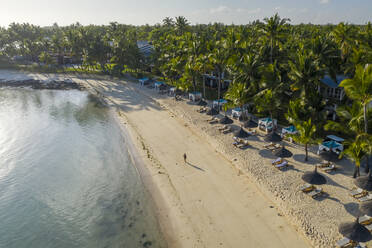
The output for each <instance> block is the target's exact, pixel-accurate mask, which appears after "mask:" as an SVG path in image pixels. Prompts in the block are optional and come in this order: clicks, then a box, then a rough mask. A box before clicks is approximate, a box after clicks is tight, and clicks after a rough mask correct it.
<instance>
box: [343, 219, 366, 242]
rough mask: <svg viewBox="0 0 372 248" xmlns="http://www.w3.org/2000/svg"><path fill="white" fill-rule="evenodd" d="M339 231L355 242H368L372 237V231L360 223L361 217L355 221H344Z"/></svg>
mask: <svg viewBox="0 0 372 248" xmlns="http://www.w3.org/2000/svg"><path fill="white" fill-rule="evenodd" d="M338 231H339V232H340V233H341V234H342V235H344V236H345V237H346V238H348V239H350V240H352V241H355V242H367V241H369V240H371V239H372V235H371V233H370V232H369V231H368V229H367V228H365V227H364V226H363V225H361V224H360V223H359V218H357V219H356V221H354V222H348V223H343V224H341V225H340V226H339V228H338Z"/></svg>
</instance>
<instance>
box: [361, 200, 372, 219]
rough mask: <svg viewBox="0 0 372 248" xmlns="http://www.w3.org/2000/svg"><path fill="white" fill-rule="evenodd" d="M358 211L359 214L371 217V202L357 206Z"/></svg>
mask: <svg viewBox="0 0 372 248" xmlns="http://www.w3.org/2000/svg"><path fill="white" fill-rule="evenodd" d="M359 211H360V213H361V214H366V215H368V216H372V201H369V202H363V203H362V204H360V205H359Z"/></svg>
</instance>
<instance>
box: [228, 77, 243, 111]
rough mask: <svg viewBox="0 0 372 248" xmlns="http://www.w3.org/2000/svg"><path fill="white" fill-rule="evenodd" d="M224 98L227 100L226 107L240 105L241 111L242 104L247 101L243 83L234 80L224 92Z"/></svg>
mask: <svg viewBox="0 0 372 248" xmlns="http://www.w3.org/2000/svg"><path fill="white" fill-rule="evenodd" d="M225 99H226V100H227V101H228V104H226V107H240V109H241V110H242V111H243V105H244V104H246V103H247V102H248V90H247V88H246V85H245V84H244V83H239V82H234V83H233V84H232V85H230V87H229V89H228V90H227V92H226V93H225Z"/></svg>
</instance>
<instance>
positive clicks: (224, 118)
mask: <svg viewBox="0 0 372 248" xmlns="http://www.w3.org/2000/svg"><path fill="white" fill-rule="evenodd" d="M219 122H220V123H221V124H225V125H226V124H231V123H233V120H231V119H230V118H229V117H227V116H226V115H225V116H224V117H223V118H222V119H221V120H220V121H219Z"/></svg>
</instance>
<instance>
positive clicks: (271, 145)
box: [264, 142, 275, 149]
mask: <svg viewBox="0 0 372 248" xmlns="http://www.w3.org/2000/svg"><path fill="white" fill-rule="evenodd" d="M274 146H275V145H274V143H272V142H270V143H267V144H265V145H264V147H265V148H267V149H269V147H274Z"/></svg>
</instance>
